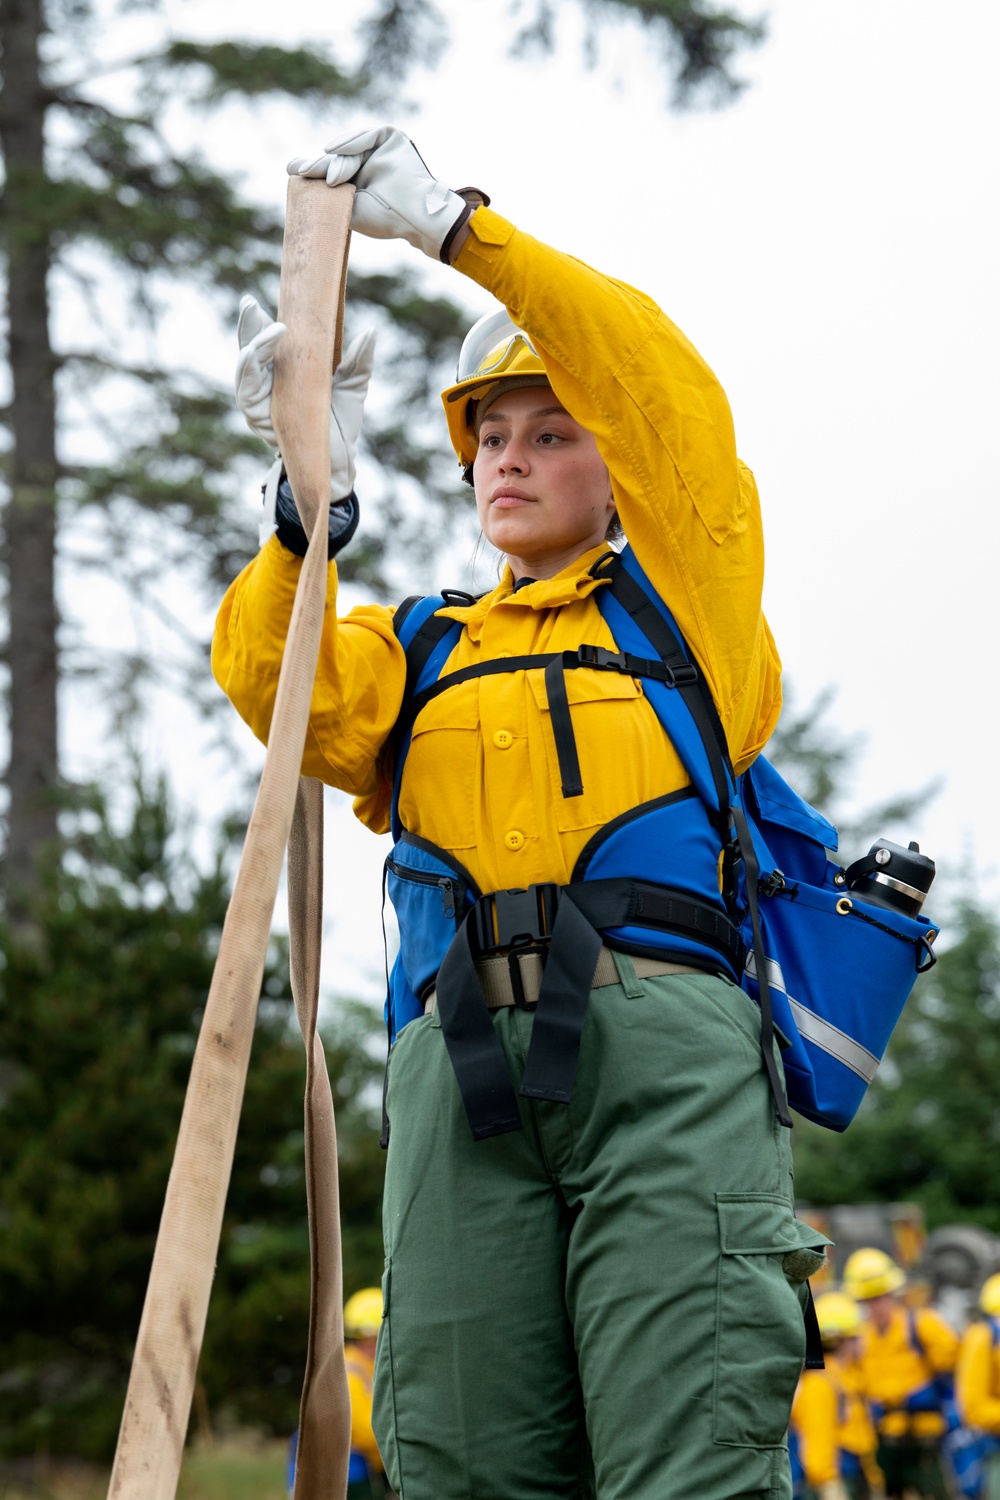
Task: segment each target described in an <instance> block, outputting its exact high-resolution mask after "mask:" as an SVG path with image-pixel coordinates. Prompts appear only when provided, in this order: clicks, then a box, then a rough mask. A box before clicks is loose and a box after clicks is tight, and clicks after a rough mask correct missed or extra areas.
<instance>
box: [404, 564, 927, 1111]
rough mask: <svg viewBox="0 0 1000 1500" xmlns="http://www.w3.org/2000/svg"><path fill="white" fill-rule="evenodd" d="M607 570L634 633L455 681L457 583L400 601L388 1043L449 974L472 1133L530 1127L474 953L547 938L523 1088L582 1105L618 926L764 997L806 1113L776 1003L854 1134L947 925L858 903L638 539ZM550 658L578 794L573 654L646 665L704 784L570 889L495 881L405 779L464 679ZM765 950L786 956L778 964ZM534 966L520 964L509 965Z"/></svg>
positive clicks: (581, 866)
mask: <svg viewBox="0 0 1000 1500" xmlns="http://www.w3.org/2000/svg"><path fill="white" fill-rule="evenodd" d="M593 571H594V574H595V576H596V577H598V578H601V579H602V580H606V582H605V583H604V584H602V586H601V587H600V588H599V589H598V590H597V591H596V602H597V604H598V607H599V609H600V611H601V614H602V616H603V617H604V620H605V622H606V624H607V626H608V627H609V629H610V631H611V634H612V637H613V639H614V641H615V646H616V649H615V650H608V649H607V648H603V647H597V646H592V645H589V644H584V645H581V646H580V647H579V648H578V650H577V651H575V652H571V651H566V652H558V653H550V654H547V655H532V656H525V657H513V658H503V659H500V660H496V661H490V662H484V663H481V664H478V665H475V666H471V667H467V668H463V669H460V670H459V671H457V672H451V673H448V674H446V675H444V676H442V675H441V674H442V671H443V668H444V665H445V663H446V661H447V659H448V657H449V656H450V654H451V652H452V650H453V649H454V647H455V645H456V644H457V642H458V640H459V638H460V636H461V633H462V630H463V628H464V627H463V626H462V625H461V624H460V623H459V622H457V621H453V620H450V619H447V618H445V617H443V616H440V615H438V614H437V613H436V611H437V610H439V609H441V608H442V606H443V605H445V604H453V603H454V602H456V596H455V595H444V596H436V597H433V598H427V599H418V600H410V601H407V603H406V604H405V605H403V606H401V608H400V610H399V611H397V617H396V629H397V634H398V636H399V639H400V641H401V642H402V644H403V645H404V647H405V648H406V649H407V665H408V673H407V684H406V691H405V694H404V704H403V709H402V712H401V714H400V718H399V721H398V723H397V727H396V733H395V739H394V744H393V754H394V790H393V803H392V831H393V835H394V839H395V844H394V847H393V850H392V853H391V855H390V856H389V858H388V860H387V861H386V883H387V888H388V892H389V896H390V899H391V900H392V903H393V906H394V908H395V911H396V916H397V919H398V923H399V930H400V949H399V954H398V957H397V959H396V962H395V964H394V966H393V970H392V973H391V975H390V981H389V995H388V1001H387V1024H388V1027H389V1033H390V1040H392V1039H394V1037H395V1035H396V1034H397V1033H398V1031H399V1030H400V1029H401V1028H402V1027H403V1026H405V1025H407V1024H408V1023H409V1022H410V1021H411V1020H413V1019H414V1018H415V1017H416V1016H418V1015H420V1014H422V1013H423V1002H424V999H425V997H426V995H427V993H428V991H429V990H430V989H431V988H432V987H433V988H435V989H436V993H437V1004H438V1008H439V1013H440V1019H441V1027H442V1031H443V1033H444V1037H445V1042H446V1044H447V1045H448V1049H449V1053H450V1055H451V1059H452V1063H453V1064H454V1066H455V1071H456V1075H457V1077H458V1081H459V1086H460V1088H461V1090H462V1094H463V1100H464V1103H465V1106H466V1111H467V1113H468V1115H469V1119H470V1124H471V1126H472V1130H473V1134H474V1135H475V1136H476V1138H477V1139H481V1138H484V1137H487V1136H490V1135H495V1134H500V1133H502V1132H504V1131H507V1130H515V1129H519V1128H520V1125H521V1121H520V1114H519V1111H518V1108H517V1102H516V1099H515V1098H514V1095H513V1089H512V1086H511V1083H510V1079H509V1076H508V1073H507V1068H506V1063H505V1061H504V1059H503V1054H502V1051H501V1049H500V1044H499V1041H498V1040H497V1038H496V1036H495V1033H494V1031H493V1026H492V1022H491V1021H490V1018H489V1016H488V1014H487V1012H486V1009H485V1007H484V1005H483V1003H482V998H481V992H480V991H479V988H478V981H477V979H476V974H475V968H474V963H475V959H476V958H477V957H482V956H489V955H490V954H491V953H494V952H503V951H509V950H510V949H513V948H518V947H529V948H531V947H536V948H538V949H539V950H540V951H542V952H543V953H544V955H545V958H546V966H545V977H544V979H543V983H542V992H541V994H540V995H539V1000H538V1008H537V1013H536V1016H535V1023H534V1027H533V1033H532V1041H531V1047H530V1050H529V1055H528V1060H527V1065H526V1068H525V1074H524V1078H523V1080H522V1084H521V1093H522V1094H523V1095H526V1096H527V1097H532V1098H541V1099H548V1100H552V1101H554V1102H563V1103H565V1102H568V1099H569V1097H570V1093H571V1091H572V1084H573V1077H574V1073H575V1067H576V1059H577V1055H578V1049H579V1037H580V1032H581V1031H582V1027H583V1020H584V1015H585V1011H586V1003H587V997H588V994H589V988H590V980H591V978H592V976H593V972H594V966H595V964H596V961H597V956H598V954H599V952H600V947H601V944H602V942H603V943H606V944H607V945H608V946H610V947H612V948H616V949H619V950H621V951H624V952H629V953H639V954H645V955H651V956H654V957H660V958H667V959H673V960H675V961H678V962H681V963H685V964H692V965H695V966H696V967H702V968H704V969H706V970H707V971H709V972H715V973H721V974H724V975H726V976H727V977H728V978H730V979H732V980H734V981H735V982H736V983H742V984H743V987H744V988H745V989H746V990H747V992H748V993H749V994H750V995H751V996H752V998H754V999H755V1000H757V1001H758V1003H759V1004H760V1006H761V1012H762V1037H761V1048H762V1056H763V1062H764V1066H765V1068H766V1069H767V1071H768V1075H769V1077H770V1081H771V1086H772V1090H773V1092H774V1096H775V1101H776V1105H777V1108H778V1114H779V1117H780V1118H781V1120H782V1122H783V1123H784V1124H786V1125H790V1124H791V1120H790V1117H789V1116H788V1113H787V1103H786V1099H785V1094H784V1088H783V1084H782V1080H781V1077H780V1073H779V1070H778V1068H777V1065H776V1063H775V1060H774V1048H773V1038H774V1021H773V1019H772V1012H773V1017H774V1019H776V1020H777V1025H778V1028H779V1034H780V1036H781V1038H782V1041H783V1042H784V1043H787V1048H786V1052H785V1056H784V1063H785V1072H786V1075H787V1076H788V1078H789V1084H790V1090H791V1097H792V1102H793V1104H794V1105H795V1107H796V1108H797V1109H799V1110H800V1111H801V1112H802V1113H804V1114H807V1115H809V1116H810V1118H813V1119H816V1120H818V1121H819V1122H820V1123H823V1124H827V1125H830V1126H832V1128H835V1129H843V1128H844V1125H845V1124H846V1123H847V1121H848V1120H849V1119H850V1118H851V1117H852V1116H853V1114H854V1112H855V1110H856V1109H857V1106H858V1104H859V1103H860V1099H861V1097H862V1095H863V1093H864V1091H865V1089H866V1088H867V1085H868V1083H869V1082H870V1081H871V1077H872V1076H874V1070H875V1068H876V1067H877V1065H878V1060H879V1059H880V1058H881V1055H882V1051H883V1050H884V1048H885V1045H886V1043H887V1042H888V1039H889V1035H890V1034H891V1031H892V1027H893V1026H894V1025H895V1021H896V1019H897V1018H898V1015H899V1012H900V1011H901V1009H902V1006H903V1003H904V1002H905V999H906V996H907V994H908V993H909V990H910V988H911V987H912V984H913V979H914V976H915V973H916V972H917V966H916V963H915V961H914V950H915V949H916V950H917V954H918V956H920V955H923V956H924V957H925V958H927V959H928V960H930V959H931V958H932V955H931V954H930V949H929V946H928V937H929V936H933V935H935V929H933V928H931V927H930V925H929V924H928V923H927V921H926V919H923V918H917V919H910V918H908V917H905V916H901V915H897V914H896V913H895V912H883V911H881V910H879V911H878V912H877V914H874V913H873V912H872V911H871V910H868V911H867V912H866V911H865V910H864V909H863V908H862V904H861V903H860V902H851V901H847V902H846V904H845V902H844V892H843V887H842V872H841V871H840V867H839V865H837V864H836V863H835V862H834V861H831V859H830V857H829V851H830V850H831V849H835V848H836V844H837V833H836V829H835V828H834V827H833V825H832V824H831V823H829V822H828V821H827V819H825V818H824V817H822V815H821V814H819V813H817V812H816V811H815V809H813V808H811V807H810V806H809V805H808V804H807V803H805V802H804V801H803V800H802V799H801V798H800V797H798V795H797V794H796V793H795V792H794V791H792V789H791V788H790V787H789V786H788V785H787V783H785V782H784V780H783V779H782V778H781V777H780V776H779V774H778V772H777V771H775V770H774V768H773V767H772V766H770V765H769V763H768V762H767V761H766V759H765V758H764V757H763V756H760V757H758V758H757V760H756V761H755V762H754V764H753V766H752V767H751V768H750V770H749V771H748V772H746V773H745V774H744V775H743V776H741V777H740V778H739V781H738V782H737V779H736V777H735V776H734V774H733V769H732V765H731V762H730V760H729V755H728V749H727V746H726V742H725V737H724V734H723V731H722V727H721V724H720V722H719V719H718V713H717V711H716V708H715V705H714V703H713V702H712V699H711V696H710V693H709V691H708V688H707V685H706V684H705V682H704V678H703V677H702V675H701V673H700V671H699V669H698V667H697V665H696V663H695V662H694V661H693V659H692V658H691V656H690V653H689V652H688V650H687V648H686V646H685V644H684V642H683V638H682V637H681V636H680V633H679V631H678V629H677V626H676V623H675V621H674V620H673V617H672V615H671V614H670V611H669V609H668V608H667V606H666V605H665V604H664V602H663V601H662V600H661V599H660V598H659V596H658V595H657V593H656V591H655V590H654V589H653V587H652V585H651V584H650V582H649V580H648V578H647V577H646V575H645V574H644V572H643V570H642V568H641V567H640V566H639V563H638V561H637V560H636V558H635V555H634V553H633V552H632V550H631V548H626V549H625V551H624V552H623V553H622V554H621V555H620V556H618V555H616V554H613V553H609V554H606V555H605V557H603V558H601V559H599V560H598V562H597V563H596V564H595V565H594V569H593ZM459 597H460V598H461V599H462V600H463V601H468V599H469V596H459ZM469 602H471V601H469ZM539 668H542V669H543V670H544V674H545V683H546V689H547V695H548V701H549V708H550V720H551V731H552V733H553V735H554V737H555V741H556V750H557V755H558V761H559V766H560V772H561V777H562V784H563V794H564V795H565V796H573V795H577V794H578V793H579V791H580V790H581V787H580V784H579V779H580V772H579V761H578V758H577V755H576V747H575V740H574V736H573V727H572V718H571V714H570V710H569V704H568V701H567V695H566V690H565V674H566V672H568V671H616V672H621V673H625V674H627V675H629V676H632V677H638V678H640V679H641V680H642V683H643V691H644V693H645V695H646V697H647V699H648V701H649V703H650V705H651V706H652V708H653V710H654V712H655V713H656V715H657V718H658V719H659V721H660V724H661V726H662V727H663V730H664V732H665V733H666V734H667V736H668V737H669V739H670V741H671V743H672V745H673V747H674V749H675V750H676V752H677V754H678V756H679V758H680V760H681V762H682V764H683V766H684V768H685V770H686V771H687V774H688V776H689V778H690V783H691V784H690V786H687V787H684V788H681V789H680V790H677V791H673V792H670V793H667V794H666V795H664V796H661V797H656V798H653V799H651V800H650V801H648V802H644V803H642V804H640V805H639V806H638V807H635V808H632V809H631V810H629V811H628V812H626V813H623V814H621V815H620V816H618V817H616V818H614V819H613V820H612V821H611V822H610V823H607V824H606V825H605V826H604V827H603V828H601V829H599V830H598V831H597V833H596V834H594V835H593V837H592V838H591V839H590V840H589V841H588V842H587V844H586V846H585V847H584V849H583V850H582V851H581V853H580V856H579V858H578V860H577V862H576V866H575V867H574V870H573V873H572V878H571V880H570V883H569V884H568V885H567V886H564V887H559V886H555V885H536V886H531V887H529V888H528V890H526V891H498V892H487V893H484V892H482V891H480V890H479V889H478V888H477V886H476V884H475V882H474V881H473V879H472V877H471V876H470V875H469V872H468V871H467V870H465V869H464V868H463V867H462V866H461V865H460V864H459V863H458V862H457V861H456V860H454V859H453V858H452V857H451V856H450V855H448V854H446V853H445V852H444V851H443V850H441V849H439V848H437V847H436V846H435V845H433V844H431V843H429V842H428V841H426V840H424V839H421V838H419V837H417V836H416V835H414V834H412V833H410V832H409V831H407V830H406V829H405V828H404V827H403V826H402V823H401V820H400V816H399V789H400V785H401V781H402V776H403V770H404V767H405V763H406V754H407V750H408V748H409V743H410V736H411V732H412V727H413V723H414V720H415V719H416V717H417V715H418V714H419V713H420V711H421V709H422V708H423V707H424V705H425V704H426V703H427V702H428V701H429V700H430V698H432V697H434V696H436V695H437V694H438V693H441V692H447V691H448V690H449V689H450V688H451V687H454V686H457V685H458V684H459V683H461V682H464V681H468V680H470V679H471V678H474V677H478V676H482V675H487V674H492V673H498V672H511V671H524V670H532V669H534V670H538V669H539ZM838 876H840V877H841V881H840V884H839V885H838V883H837V881H838ZM847 916H850V917H853V918H855V919H858V918H860V919H861V920H846V919H845V918H846V917H847ZM755 952H761V953H764V954H766V955H767V959H768V961H767V963H766V964H764V965H761V966H759V967H760V971H761V972H758V966H757V965H756V963H755V961H754V958H753V954H754V953H755ZM890 970H891V973H889V971H890ZM516 971H517V965H516V964H515V965H513V966H512V979H514V978H515V977H516ZM845 1008H846V1012H849V1015H847V1022H848V1024H847V1025H846V1026H845V1025H844V1024H843V1022H844V1020H845Z"/></svg>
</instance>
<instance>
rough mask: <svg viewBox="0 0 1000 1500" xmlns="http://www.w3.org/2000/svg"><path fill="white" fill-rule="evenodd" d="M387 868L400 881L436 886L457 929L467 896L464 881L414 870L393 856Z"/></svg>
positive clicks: (427, 871)
mask: <svg viewBox="0 0 1000 1500" xmlns="http://www.w3.org/2000/svg"><path fill="white" fill-rule="evenodd" d="M385 867H386V869H387V870H389V871H391V873H392V874H393V875H395V876H396V878H397V879H398V880H410V881H412V882H413V883H414V884H415V885H436V886H437V888H438V890H439V891H440V892H441V900H442V902H443V903H444V914H445V916H446V917H453V918H454V920H455V925H456V927H457V926H458V924H459V915H458V913H459V907H460V905H461V904H462V900H463V898H464V896H465V886H464V883H463V882H462V881H459V880H456V879H455V877H454V876H453V875H432V874H431V872H430V871H429V870H413V869H411V868H410V866H409V865H401V864H399V863H398V861H397V860H394V859H393V857H392V855H391V854H390V855H389V857H388V859H387V860H386V862H385Z"/></svg>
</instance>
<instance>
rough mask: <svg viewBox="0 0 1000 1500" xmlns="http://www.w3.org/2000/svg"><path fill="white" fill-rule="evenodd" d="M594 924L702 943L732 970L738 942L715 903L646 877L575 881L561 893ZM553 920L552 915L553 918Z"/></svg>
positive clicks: (737, 966) (738, 961)
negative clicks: (629, 928) (717, 954)
mask: <svg viewBox="0 0 1000 1500" xmlns="http://www.w3.org/2000/svg"><path fill="white" fill-rule="evenodd" d="M564 894H568V895H569V897H570V899H571V900H572V901H573V902H574V903H575V904H576V906H577V907H579V909H580V911H582V912H583V914H584V916H585V917H586V918H587V920H588V921H589V922H590V923H591V924H592V925H593V926H594V927H598V928H608V927H649V928H651V929H653V930H654V931H657V932H669V933H673V934H674V935H675V936H677V937H685V938H690V939H692V940H693V941H694V942H697V943H704V944H707V945H708V946H709V947H711V948H714V949H715V950H716V952H718V953H720V954H721V955H722V956H723V957H724V958H725V959H726V960H727V962H728V963H729V964H730V966H731V967H732V969H733V970H734V972H735V973H736V974H737V975H738V974H739V973H740V972H741V970H742V968H743V944H742V942H741V941H740V935H739V931H738V929H737V927H736V924H735V923H734V922H733V921H732V919H731V918H730V917H729V916H728V915H727V914H726V913H725V912H724V911H719V910H718V908H717V907H714V906H709V905H708V903H707V902H705V901H698V900H697V899H696V898H695V897H693V896H688V895H686V894H685V895H681V894H680V893H678V892H676V891H672V890H671V889H670V888H669V887H668V886H662V885H654V884H653V883H652V882H651V881H648V880H630V879H627V878H625V877H620V878H618V879H615V880H578V881H575V882H574V883H573V885H571V886H569V887H568V888H567V890H566V892H564ZM557 920H558V917H557Z"/></svg>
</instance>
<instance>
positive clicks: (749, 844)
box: [732, 802, 792, 1130]
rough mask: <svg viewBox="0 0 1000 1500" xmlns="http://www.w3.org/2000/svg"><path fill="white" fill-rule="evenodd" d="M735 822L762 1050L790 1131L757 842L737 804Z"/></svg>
mask: <svg viewBox="0 0 1000 1500" xmlns="http://www.w3.org/2000/svg"><path fill="white" fill-rule="evenodd" d="M732 814H733V820H734V822H735V823H736V837H737V839H738V840H739V846H740V852H741V854H742V855H743V863H744V865H745V867H746V887H747V900H748V902H749V904H750V927H751V930H752V932H753V957H754V969H755V970H756V977H757V993H758V994H759V996H760V1050H761V1052H762V1053H763V1056H764V1066H765V1068H766V1069H767V1076H768V1079H769V1080H770V1083H771V1093H772V1094H773V1095H774V1102H775V1104H776V1105H777V1107H778V1119H779V1120H780V1122H781V1124H782V1125H784V1126H785V1127H786V1128H787V1129H788V1130H791V1128H792V1117H791V1115H790V1114H789V1113H788V1100H787V1099H786V1098H785V1089H784V1085H783V1084H782V1081H781V1074H780V1073H779V1072H778V1063H777V1059H776V1058H775V1056H774V1015H773V1013H772V1011H771V981H770V979H769V978H768V974H767V954H766V953H765V952H764V934H763V931H762V929H761V925H760V908H759V906H758V905H757V882H758V880H759V879H760V867H759V865H758V864H757V855H756V854H755V852H754V847H753V839H752V838H751V837H750V829H749V827H748V826H747V820H746V817H745V815H744V813H743V809H742V807H740V805H739V804H738V803H736V802H734V803H733V807H732Z"/></svg>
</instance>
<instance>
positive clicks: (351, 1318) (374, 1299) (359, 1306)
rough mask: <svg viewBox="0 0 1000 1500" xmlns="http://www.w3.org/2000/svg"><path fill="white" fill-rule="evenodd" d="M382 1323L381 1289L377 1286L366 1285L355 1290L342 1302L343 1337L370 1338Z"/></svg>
mask: <svg viewBox="0 0 1000 1500" xmlns="http://www.w3.org/2000/svg"><path fill="white" fill-rule="evenodd" d="M381 1324H382V1291H381V1288H380V1287H377V1286H366V1287H365V1289H364V1291H362V1292H355V1293H354V1296H353V1297H348V1299H347V1301H346V1303H345V1304H344V1337H345V1339H370V1338H374V1336H375V1334H377V1333H378V1331H379V1328H380V1327H381Z"/></svg>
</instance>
